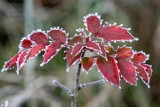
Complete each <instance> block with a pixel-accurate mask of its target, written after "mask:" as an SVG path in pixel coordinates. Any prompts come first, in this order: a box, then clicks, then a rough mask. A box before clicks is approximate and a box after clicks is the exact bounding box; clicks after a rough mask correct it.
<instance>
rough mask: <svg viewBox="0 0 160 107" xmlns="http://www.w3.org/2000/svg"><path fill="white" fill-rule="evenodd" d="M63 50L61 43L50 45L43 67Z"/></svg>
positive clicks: (46, 51) (45, 54)
mask: <svg viewBox="0 0 160 107" xmlns="http://www.w3.org/2000/svg"><path fill="white" fill-rule="evenodd" d="M61 48H62V45H61V43H59V42H52V43H51V44H50V45H48V46H47V48H46V50H45V53H44V59H43V62H42V63H41V66H43V65H44V64H46V63H48V62H49V61H50V60H51V59H52V58H53V57H54V56H55V55H56V54H57V53H58V51H59V50H60V49H61Z"/></svg>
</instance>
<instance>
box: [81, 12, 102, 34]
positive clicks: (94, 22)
mask: <svg viewBox="0 0 160 107" xmlns="http://www.w3.org/2000/svg"><path fill="white" fill-rule="evenodd" d="M84 20H85V24H86V27H87V30H88V31H89V32H91V33H93V34H96V33H98V31H99V29H100V27H101V21H100V16H98V15H97V14H90V15H88V16H86V17H85V19H84Z"/></svg>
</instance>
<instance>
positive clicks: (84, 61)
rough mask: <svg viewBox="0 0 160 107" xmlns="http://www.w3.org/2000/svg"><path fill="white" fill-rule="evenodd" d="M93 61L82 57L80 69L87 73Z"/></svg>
mask: <svg viewBox="0 0 160 107" xmlns="http://www.w3.org/2000/svg"><path fill="white" fill-rule="evenodd" d="M93 61H94V59H93V58H90V57H83V58H82V61H81V64H82V67H83V68H84V69H85V70H86V71H88V70H89V69H90V68H91V67H92V65H93Z"/></svg>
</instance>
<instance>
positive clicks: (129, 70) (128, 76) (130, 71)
mask: <svg viewBox="0 0 160 107" xmlns="http://www.w3.org/2000/svg"><path fill="white" fill-rule="evenodd" d="M118 67H119V70H120V74H121V75H122V76H123V78H124V80H125V81H126V82H128V83H130V84H131V85H137V83H136V72H135V67H134V66H133V63H132V62H131V61H128V60H123V59H120V60H118Z"/></svg>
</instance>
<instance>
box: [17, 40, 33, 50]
mask: <svg viewBox="0 0 160 107" xmlns="http://www.w3.org/2000/svg"><path fill="white" fill-rule="evenodd" d="M31 46H32V42H31V40H30V39H27V38H24V39H22V40H21V43H20V46H19V47H20V48H25V49H27V48H31Z"/></svg>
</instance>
